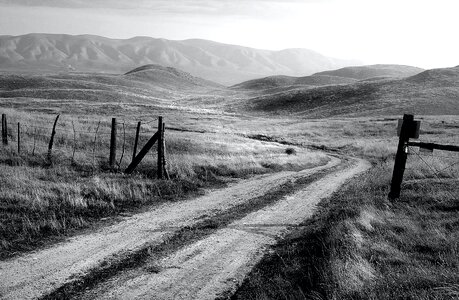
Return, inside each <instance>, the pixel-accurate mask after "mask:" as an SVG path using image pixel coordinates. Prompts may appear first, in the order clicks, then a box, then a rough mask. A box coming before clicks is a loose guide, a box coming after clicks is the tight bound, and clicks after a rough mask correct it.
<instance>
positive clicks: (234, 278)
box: [83, 160, 370, 299]
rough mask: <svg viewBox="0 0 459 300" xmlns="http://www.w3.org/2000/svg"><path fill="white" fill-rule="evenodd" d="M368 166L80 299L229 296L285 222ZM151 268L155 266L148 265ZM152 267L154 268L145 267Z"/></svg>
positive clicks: (333, 177)
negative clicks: (153, 270)
mask: <svg viewBox="0 0 459 300" xmlns="http://www.w3.org/2000/svg"><path fill="white" fill-rule="evenodd" d="M369 167H370V165H369V163H368V162H366V161H363V160H354V161H353V163H352V165H351V166H349V167H347V168H345V169H342V170H340V171H338V172H334V173H331V174H329V175H327V176H325V177H323V178H321V179H320V180H317V181H315V182H313V183H312V184H310V185H309V186H307V187H306V188H305V189H303V190H300V191H298V192H296V193H294V194H292V195H288V196H286V197H284V198H283V199H282V200H280V201H277V202H276V203H275V204H274V205H271V206H268V207H266V208H264V209H261V210H258V211H255V212H253V213H251V214H249V215H247V216H246V217H244V218H242V219H240V220H236V221H234V222H233V223H232V224H230V225H229V226H227V227H226V228H223V229H221V230H218V231H217V232H216V233H214V234H212V235H210V236H208V237H207V238H205V239H202V240H200V241H197V242H196V243H194V244H192V245H190V246H187V247H185V248H184V249H181V250H179V251H177V252H175V253H172V254H171V255H168V256H167V257H165V258H163V259H160V260H159V261H155V260H154V259H152V260H151V261H150V262H149V266H148V264H147V266H148V267H144V268H140V269H137V270H134V271H131V272H128V273H123V274H120V276H118V277H116V278H114V279H112V280H111V281H110V282H108V283H106V284H104V285H102V286H100V287H99V288H98V289H97V290H95V291H92V292H91V293H88V294H87V295H86V296H85V297H83V298H97V299H215V298H218V297H222V296H225V295H226V296H228V295H232V293H233V292H234V291H235V290H236V289H237V287H238V286H239V285H240V283H241V282H242V280H243V279H244V277H245V276H246V274H247V273H248V272H249V271H250V270H251V269H252V267H253V266H254V265H255V264H256V263H257V262H258V261H259V260H260V259H261V258H262V256H263V253H264V250H265V249H266V248H267V247H268V246H270V245H273V244H275V243H276V241H277V240H278V239H279V238H281V237H282V236H283V235H284V234H285V233H286V231H287V229H288V227H289V226H295V225H298V224H300V223H301V222H302V221H304V220H305V219H306V218H308V217H310V216H311V215H312V213H313V211H314V207H315V206H316V204H317V203H318V202H319V201H320V200H321V199H323V198H325V197H328V196H330V195H331V194H332V193H333V192H334V191H336V189H337V188H338V187H339V186H340V185H342V184H343V183H344V182H345V181H346V180H348V179H349V178H351V177H353V176H355V175H357V174H359V173H361V172H364V171H365V170H367V169H368V168H369ZM153 267H155V268H153ZM152 268H153V269H155V270H156V271H155V272H153V273H152V272H151V271H149V270H151V269H152Z"/></svg>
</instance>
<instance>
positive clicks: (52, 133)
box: [0, 0, 459, 299]
mask: <svg viewBox="0 0 459 300" xmlns="http://www.w3.org/2000/svg"><path fill="white" fill-rule="evenodd" d="M236 2H237V3H236V4H228V5H227V6H226V5H223V4H221V3H227V2H226V1H223V2H221V3H220V4H217V3H216V2H215V1H213V0H209V1H203V2H200V1H194V0H193V1H177V2H176V3H175V4H172V3H167V2H166V1H150V0H149V1H140V2H139V4H138V7H137V6H135V5H131V4H123V3H121V2H120V1H116V0H110V1H107V2H106V3H105V2H104V1H94V3H92V4H87V3H86V4H85V3H84V1H73V0H71V1H70V0H69V1H63V2H62V3H61V4H56V3H54V2H53V1H41V2H40V3H41V4H40V5H32V4H30V3H29V2H28V1H19V2H18V3H17V4H14V3H12V2H10V1H2V0H0V8H2V9H4V12H5V13H1V12H0V17H2V16H6V12H9V13H15V12H16V10H15V8H17V9H18V10H17V13H18V16H22V17H23V18H26V16H27V12H28V11H29V10H30V11H31V12H37V13H38V12H41V13H43V14H44V16H43V17H47V16H48V14H53V13H56V14H57V13H59V14H61V15H62V14H64V15H65V16H67V17H68V18H69V20H71V17H72V16H76V15H81V16H86V17H87V18H89V19H88V20H87V22H88V24H93V23H91V22H93V21H92V19H91V18H92V16H98V17H100V18H101V20H102V19H103V20H105V19H104V18H106V17H107V18H108V15H110V14H111V13H114V12H113V11H116V15H117V16H128V17H129V18H128V17H126V18H128V19H126V20H129V21H132V22H134V25H135V26H134V25H133V28H136V30H138V31H139V35H138V36H135V35H132V37H129V38H124V37H123V35H121V34H120V37H119V38H118V37H117V38H114V37H111V38H108V37H104V36H102V35H99V34H98V33H99V31H98V30H94V32H81V33H80V34H73V32H72V31H71V30H70V29H68V28H70V27H65V26H67V25H66V24H75V23H74V22H75V21H73V19H72V21H63V20H61V18H56V19H55V20H54V21H52V22H51V21H50V22H51V23H52V24H55V25H56V26H57V25H59V24H60V25H61V26H63V27H62V29H59V30H62V33H55V31H53V32H54V33H30V32H33V31H31V30H29V29H28V28H29V27H26V25H27V24H28V23H27V22H26V21H24V20H25V19H21V20H23V21H22V22H23V23H21V24H24V25H18V24H19V23H16V21H14V20H13V19H12V18H10V19H8V20H7V21H0V25H1V24H6V25H8V24H11V25H15V27H14V26H11V27H4V28H5V29H1V27H0V34H2V35H0V110H1V114H2V144H1V145H0V298H1V299H458V297H459V253H458V249H459V248H458V243H459V223H458V216H457V213H458V209H459V201H458V196H459V189H458V187H457V186H458V183H459V181H458V180H459V177H458V175H459V154H458V149H459V135H458V133H459V131H458V130H459V66H458V65H457V64H458V63H459V62H457V61H456V62H454V63H451V64H450V65H448V66H439V67H429V66H428V65H427V64H425V65H423V64H419V65H411V64H406V65H405V64H401V63H399V60H397V59H396V57H395V56H394V57H390V56H387V57H384V56H381V59H380V61H375V60H370V61H371V63H368V62H367V61H368V59H360V58H359V57H358V56H356V57H357V58H352V57H351V58H348V59H346V58H338V57H336V58H335V57H333V55H330V56H329V55H323V54H321V53H320V51H319V52H316V51H314V50H309V49H307V48H304V47H301V48H300V47H290V48H288V47H286V48H282V49H283V50H272V49H271V50H264V49H263V48H261V47H256V46H253V47H249V46H241V45H236V44H232V43H229V42H217V41H213V40H210V39H202V38H201V36H205V35H204V34H202V35H199V34H198V33H199V32H201V31H199V30H202V28H207V27H209V26H207V25H206V26H204V25H202V24H207V23H206V22H215V24H220V23H219V21H216V20H217V19H218V18H221V19H222V20H223V19H225V20H226V18H231V19H232V18H234V19H235V20H239V21H240V22H245V21H247V20H252V21H253V20H258V21H260V20H259V19H261V17H254V16H252V13H253V12H252V11H253V9H254V8H255V7H257V8H258V7H263V8H265V9H268V8H269V9H270V10H269V12H270V13H271V14H272V15H270V16H271V17H272V18H275V17H276V16H277V13H279V14H280V13H282V12H284V10H282V9H287V8H288V7H296V8H299V7H303V5H304V8H306V7H308V8H311V9H315V8H314V7H315V6H314V5H315V4H314V3H316V4H317V3H322V2H323V3H328V4H321V5H329V6H330V7H333V5H338V4H336V2H335V1H334V0H326V1H305V3H300V2H299V1H294V0H289V1H287V2H288V3H283V4H282V3H280V2H279V1H264V0H259V1H254V0H253V1H252V0H251V1H248V2H244V3H245V4H243V2H239V1H236ZM107 3H110V4H107ZM275 3H278V4H276V5H279V6H276V5H275ZM279 3H280V4H279ZM334 3H335V4H334ZM391 3H392V2H391ZM238 4H239V5H240V6H238V8H236V6H237V5H238ZM249 4H250V5H249ZM136 5H137V4H136ZM221 5H223V6H221ZM317 5H319V4H317ZM391 5H392V4H391ZM109 6H110V7H109ZM421 6H422V5H421ZM108 7H109V8H108ZM209 7H210V8H213V9H214V10H215V11H217V12H218V13H216V12H215V11H214V10H210V9H209V10H206V9H208V8H209ZM327 7H328V6H327ZM352 7H354V6H351V8H352ZM422 7H424V6H422ZM230 8H233V9H234V11H233V9H230ZM281 8H282V9H281ZM103 9H105V10H103ZM137 9H141V10H142V14H141V13H139V12H137V14H138V15H135V12H136V11H137ZM101 10H103V13H102V12H101ZM112 10H113V11H112ZM351 10H352V9H351ZM145 11H148V14H147V12H145ZM286 11H287V10H286ZM288 11H289V12H290V10H288ZM426 11H428V9H427V8H426ZM109 13H110V14H109ZM143 13H145V14H146V15H148V16H157V17H158V18H159V19H160V20H162V21H157V22H160V23H157V25H158V24H162V23H161V22H164V24H172V23H171V22H177V24H182V23H181V21H179V20H182V19H180V18H182V17H183V16H188V18H189V19H187V20H189V22H191V23H190V25H189V26H190V28H189V29H187V30H185V29H186V27H183V28H184V32H185V33H186V34H187V35H190V36H188V37H187V38H185V39H179V38H176V36H175V34H176V33H175V32H174V31H173V30H171V31H167V30H165V31H164V34H165V35H166V34H167V33H169V34H170V36H171V37H172V38H170V39H166V38H154V37H149V36H143V35H142V34H143V32H144V31H142V30H141V29H142V26H143V25H142V24H143V23H135V22H141V20H143V19H142V18H143V17H144V15H143ZM292 13H293V11H292ZM66 14H67V15H66ZM104 14H106V15H107V16H104ZM118 14H119V15H118ZM149 14H151V15H149ZM164 15H166V16H168V17H170V20H169V19H167V20H166V19H161V18H160V17H164ZM133 16H135V20H136V21H134V17H133ZM267 16H268V12H267ZM198 17H199V20H197V18H198ZM214 17H218V18H217V19H214ZM34 18H36V21H33V22H31V24H32V25H36V26H38V28H43V29H46V28H48V27H46V24H47V23H46V22H45V21H44V19H42V18H41V17H39V16H38V15H35V14H34ZM209 18H210V19H209ZM257 18H258V19H257ZM267 18H268V17H267ZM311 18H312V17H311ZM268 19H269V18H268ZM59 20H60V21H59ZM123 20H124V19H120V24H125V27H126V28H124V29H123V27H122V26H121V25H119V26H118V25H116V24H117V23H110V24H112V26H113V27H115V28H114V29H113V30H119V31H122V32H128V31H127V30H128V29H129V28H130V27H129V26H128V25H126V24H128V23H123V22H124V21H123ZM171 20H172V21H171ZM183 20H184V19H183ZM183 20H182V21H183ZM190 20H191V21H190ZM241 20H242V21H241ZM283 20H284V19H283ZM252 21H251V22H252ZM258 21H253V22H255V23H254V24H257V23H256V22H258ZM284 21H285V22H288V18H287V19H285V20H284ZM1 22H4V23H1ZM53 22H55V23H53ZM60 22H61V23H60ZM152 22H153V21H152ZM155 22H156V21H155ZM222 22H223V21H222ZM247 22H248V21H247ZM260 22H261V21H260ZM330 22H332V21H330ZM332 23H333V22H332ZM338 23H339V22H338V21H336V23H333V24H334V26H335V27H336V26H339V25H338ZM145 24H146V23H145ZM145 24H144V25H145ZM148 24H150V23H148ZM154 24H156V23H154ZM222 24H223V23H222ZM263 24H264V23H263ZM182 25H183V24H182ZM18 26H24V29H23V30H28V31H27V33H24V34H16V31H14V30H16V29H14V28H19V27H18ZM40 26H42V27H40ZM72 26H77V25H72ZM79 26H80V25H79ZM216 26H217V25H216ZM219 26H220V25H219ZM234 26H236V25H234ZM254 26H255V25H254ZM343 26H345V25H343ZM374 26H376V25H374ZM201 27H202V28H201ZM335 27H333V28H334V29H336V30H337V31H338V29H337V28H335ZM7 28H10V29H9V30H10V31H9V32H8V30H7ZM65 28H67V29H65ZM75 28H77V27H75ZM82 28H83V27H82ZM100 28H102V29H104V28H105V29H104V30H107V31H106V32H107V34H108V35H110V36H113V34H112V33H110V32H111V31H109V29H110V26H108V27H103V26H102V25H101V26H100ZM161 28H162V27H161ZM224 28H227V27H218V29H219V30H223V29H224ZM326 28H328V27H327V26H326V25H323V27H318V28H317V30H325V29H326ZM375 28H376V27H375ZM198 29H199V30H198ZM21 30H22V29H21ZM80 30H83V29H80ZM123 30H126V31H123ZM158 30H159V29H158ZM188 30H189V31H188ZM193 30H195V31H193ZM37 32H39V30H38V29H37ZM152 32H153V31H152ZM190 32H191V33H190ZM193 32H196V34H197V35H196V36H192V35H191V34H192V33H193ZM203 32H205V31H203ZM209 32H210V31H209ZM109 33H110V34H109ZM153 33H154V32H153ZM228 34H229V33H228ZM283 34H287V33H285V32H284V33H283ZM241 35H243V34H242V33H241ZM229 36H230V34H229ZM166 37H167V35H166ZM248 37H249V38H253V39H254V40H256V37H257V35H254V36H250V35H249V36H248ZM275 37H277V38H279V39H281V40H282V35H279V36H277V35H275V32H274V31H273V32H272V36H270V37H269V39H268V40H271V39H274V38H275ZM335 38H336V39H339V38H340V37H339V36H336V37H335ZM300 39H301V38H300V36H298V35H297V36H295V38H294V40H300ZM311 39H313V36H311ZM222 40H223V41H225V39H224V38H222ZM261 40H262V39H261V38H260V41H261ZM255 44H256V43H254V44H252V45H255ZM324 45H325V44H324ZM364 46H365V47H366V46H367V45H366V44H362V47H364ZM368 47H369V46H368ZM344 48H345V46H344V45H343V49H344ZM388 52H390V51H389V50H388ZM400 52H403V50H400ZM446 53H447V52H445V54H444V56H445V57H446V56H447V55H446ZM432 56H438V57H440V58H441V56H442V55H441V54H435V55H434V54H433V53H432ZM413 57H414V55H413ZM387 58H393V59H394V62H393V63H391V62H388V61H387V60H388V59H387ZM426 60H427V58H426ZM421 66H422V67H421ZM407 115H413V116H414V120H417V121H420V127H419V130H418V134H419V136H416V134H413V133H411V131H410V133H408V131H409V130H411V127H410V128H408V127H409V125H407V124H411V123H410V122H411V121H409V120H410V119H409V116H408V117H407ZM403 118H404V120H405V121H403V124H404V125H402V123H401V122H400V121H399V120H400V119H403ZM397 126H399V131H400V132H401V133H399V135H400V136H398V135H397ZM410 126H411V125H410ZM414 129H416V128H414ZM408 135H410V137H409V139H408V138H407V136H408ZM404 138H406V140H403V139H404ZM399 141H400V143H401V144H399ZM401 157H404V158H405V159H406V163H405V162H404V161H403V158H401ZM401 161H403V162H402V163H401ZM400 164H402V167H400ZM400 169H403V170H402V171H401V172H402V180H401V184H400V185H399V188H401V190H400V191H399V192H400V194H399V195H396V196H395V197H394V189H396V187H395V188H394V186H396V185H394V184H395V182H397V179H396V177H397V174H400ZM389 193H390V195H391V196H390V197H388V195H389Z"/></svg>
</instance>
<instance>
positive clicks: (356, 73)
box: [314, 64, 424, 80]
mask: <svg viewBox="0 0 459 300" xmlns="http://www.w3.org/2000/svg"><path fill="white" fill-rule="evenodd" d="M422 71H424V69H421V68H417V67H412V66H405V65H382V64H381V65H368V66H351V67H344V68H341V69H338V70H330V71H323V72H318V73H315V74H314V75H331V76H340V77H346V78H353V79H357V80H364V79H370V78H374V77H381V78H383V77H408V76H413V75H416V74H418V73H421V72H422Z"/></svg>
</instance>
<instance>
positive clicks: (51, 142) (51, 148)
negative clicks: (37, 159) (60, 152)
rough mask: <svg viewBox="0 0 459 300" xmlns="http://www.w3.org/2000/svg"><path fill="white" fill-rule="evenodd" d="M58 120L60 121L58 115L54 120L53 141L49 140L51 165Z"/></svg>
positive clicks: (49, 160)
mask: <svg viewBox="0 0 459 300" xmlns="http://www.w3.org/2000/svg"><path fill="white" fill-rule="evenodd" d="M57 120H59V115H57V117H56V119H55V120H54V125H53V131H51V139H50V140H49V145H48V162H49V163H51V154H52V151H53V143H54V136H55V135H56V125H57Z"/></svg>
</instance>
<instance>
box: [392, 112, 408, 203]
mask: <svg viewBox="0 0 459 300" xmlns="http://www.w3.org/2000/svg"><path fill="white" fill-rule="evenodd" d="M413 119H414V117H413V115H407V114H405V115H403V123H402V126H401V129H400V138H399V140H398V147H397V154H396V155H395V163H394V171H393V174H392V181H391V186H390V192H389V199H396V198H398V197H400V189H401V185H402V180H403V173H404V172H405V165H406V158H407V152H406V150H407V148H406V147H407V145H406V143H408V141H409V139H410V130H411V128H412V124H413Z"/></svg>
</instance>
